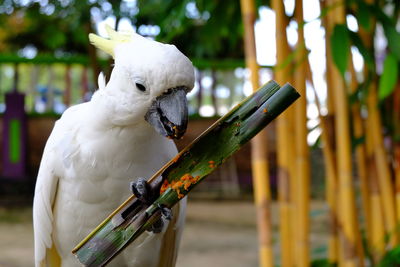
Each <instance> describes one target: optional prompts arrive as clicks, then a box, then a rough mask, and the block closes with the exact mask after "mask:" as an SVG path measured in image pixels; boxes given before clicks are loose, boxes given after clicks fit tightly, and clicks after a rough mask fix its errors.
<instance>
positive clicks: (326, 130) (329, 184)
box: [307, 65, 339, 264]
mask: <svg viewBox="0 0 400 267" xmlns="http://www.w3.org/2000/svg"><path fill="white" fill-rule="evenodd" d="M308 69H310V67H309V65H308ZM307 80H309V82H310V83H311V84H312V86H311V88H312V89H313V93H314V97H315V104H316V105H317V110H318V119H319V126H320V127H321V143H322V153H323V155H324V162H325V177H326V188H327V190H326V198H327V204H328V208H329V239H328V260H329V263H331V264H337V263H338V246H339V242H338V227H339V223H338V217H337V203H336V194H337V190H338V188H337V174H336V160H335V151H334V148H333V144H332V142H331V137H330V135H331V134H330V133H331V131H332V129H330V126H329V122H328V119H327V117H324V116H323V115H322V112H321V110H322V108H321V102H320V100H319V98H318V94H317V92H316V90H315V86H314V83H313V80H312V77H311V72H310V71H309V72H308V77H307Z"/></svg>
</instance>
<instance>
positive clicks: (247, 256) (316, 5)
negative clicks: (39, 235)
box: [0, 0, 400, 267]
mask: <svg viewBox="0 0 400 267" xmlns="http://www.w3.org/2000/svg"><path fill="white" fill-rule="evenodd" d="M399 10H400V1H397V0H323V1H322V0H321V1H318V0H284V1H283V0H269V1H268V0H242V1H239V0H238V1H212V0H180V1H178V0H168V1H160V0H147V1H141V0H116V1H112V0H82V1H76V0H2V1H1V2H0V112H1V114H0V136H1V143H0V150H1V155H0V266H33V234H32V220H31V205H32V198H33V191H34V186H35V180H36V175H37V171H38V168H39V163H40V159H41V154H42V152H43V148H44V145H45V142H46V140H47V137H48V136H49V134H50V132H51V129H52V127H53V125H54V122H55V121H56V120H57V119H58V118H59V116H60V115H61V114H62V112H63V111H64V110H65V109H66V108H68V107H69V106H71V105H74V104H78V103H82V102H85V101H88V100H90V98H91V95H92V94H93V92H94V91H95V90H96V89H97V76H98V74H99V73H100V72H103V73H105V75H106V77H109V75H110V73H111V70H112V66H113V65H112V64H113V61H112V59H111V58H109V57H108V56H107V55H106V54H103V53H102V52H100V51H96V49H95V48H94V47H93V46H91V45H90V44H89V42H88V38H87V36H88V34H89V33H91V32H93V33H97V34H99V35H100V36H103V37H107V35H106V31H105V25H106V24H108V25H110V26H111V27H113V28H115V29H117V30H134V31H136V32H138V33H139V34H141V35H143V36H146V37H148V38H151V39H155V40H157V41H161V42H165V43H171V44H174V45H176V46H177V47H178V49H180V50H181V51H182V52H183V53H184V54H185V55H187V56H188V57H189V58H190V59H191V60H192V62H193V64H194V66H195V67H196V83H195V87H194V89H193V90H192V91H191V92H190V93H189V94H188V99H189V105H190V106H189V112H190V121H189V126H188V132H187V134H186V136H185V138H184V139H183V140H180V141H178V142H177V146H178V147H179V148H180V149H182V148H183V147H184V146H185V145H187V144H188V143H189V142H190V141H191V140H193V139H194V138H195V137H196V136H198V135H199V134H200V133H201V132H202V131H204V130H205V129H207V128H208V127H209V126H210V125H211V124H212V123H213V122H214V121H215V120H216V119H218V118H219V117H220V116H221V115H223V114H225V113H226V112H227V111H228V110H229V109H231V108H232V107H233V106H234V105H236V104H237V103H239V102H240V101H241V100H243V99H244V98H245V97H246V96H248V95H250V94H251V93H252V91H253V89H256V88H258V87H259V86H260V85H262V84H264V83H265V82H267V81H269V80H271V79H275V80H276V81H278V83H280V84H284V83H286V82H290V83H291V84H293V85H294V86H295V87H296V88H297V89H298V90H299V92H300V93H301V95H302V96H303V97H302V98H301V100H300V101H297V102H296V104H295V105H293V107H291V108H289V109H288V110H287V111H286V112H284V114H282V115H281V116H280V117H279V118H278V119H277V120H276V121H275V122H274V123H272V124H271V125H269V126H268V127H267V129H266V131H265V133H263V134H261V135H260V137H259V140H261V143H260V142H259V143H257V144H258V145H253V146H252V145H251V144H247V145H246V146H244V147H243V148H242V150H240V151H239V152H238V153H236V154H235V155H234V156H233V157H232V158H231V159H230V160H228V161H227V162H226V163H225V164H224V165H223V166H221V167H220V168H219V169H218V170H217V171H216V172H215V173H214V174H212V175H211V176H210V177H209V178H207V179H206V180H205V181H204V182H203V183H202V184H200V185H199V186H198V187H197V188H196V189H195V190H194V191H193V192H192V193H191V194H190V196H189V208H188V217H187V227H186V229H185V232H184V236H183V241H182V245H181V252H180V254H179V257H178V264H177V266H179V267H185V266H204V265H207V266H210V267H211V266H333V265H335V264H336V265H339V266H375V265H379V266H396V264H399V265H400V246H399V245H400V233H399V226H400V224H399V223H400V75H399V71H398V67H399V62H400V33H399V32H400V20H399V16H400V14H399ZM259 144H262V145H261V146H260V145H259ZM254 155H259V156H260V155H261V158H260V159H261V160H262V161H263V162H265V163H266V164H265V166H267V167H266V168H264V169H263V170H262V171H261V173H262V175H261V176H259V177H258V176H257V175H252V171H253V173H256V172H257V171H256V169H255V168H257V167H256V166H255V165H256V164H252V162H251V159H252V158H254ZM252 168H253V169H252ZM257 173H259V172H257ZM263 181H264V183H263ZM263 184H264V186H262V185H263ZM265 185H267V186H265ZM253 188H260V190H254V191H255V192H256V191H257V193H256V194H255V195H253ZM253 199H255V200H256V201H255V203H254V202H253ZM260 203H261V204H260Z"/></svg>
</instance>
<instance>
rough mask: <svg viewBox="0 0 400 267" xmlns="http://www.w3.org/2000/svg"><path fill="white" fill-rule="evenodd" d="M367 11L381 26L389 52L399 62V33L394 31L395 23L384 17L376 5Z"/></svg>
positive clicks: (386, 16)
mask: <svg viewBox="0 0 400 267" xmlns="http://www.w3.org/2000/svg"><path fill="white" fill-rule="evenodd" d="M369 10H370V12H372V13H373V14H375V16H376V18H377V19H378V20H379V22H380V23H381V24H382V27H383V31H384V32H385V36H386V38H387V40H388V46H389V48H390V51H391V52H392V53H393V55H395V56H396V58H397V60H400V33H399V32H398V31H397V30H396V21H395V20H393V19H392V18H390V17H389V16H388V15H386V14H385V12H383V10H382V9H381V8H380V7H379V6H377V5H371V6H370V9H369Z"/></svg>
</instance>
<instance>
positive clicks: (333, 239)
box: [320, 0, 343, 266]
mask: <svg viewBox="0 0 400 267" xmlns="http://www.w3.org/2000/svg"><path fill="white" fill-rule="evenodd" d="M320 3H321V10H322V9H326V8H328V6H332V5H333V4H334V3H333V1H332V0H324V1H321V2H320ZM322 22H323V25H324V28H325V47H326V72H325V74H326V84H327V101H326V108H327V115H326V116H325V117H324V119H323V120H321V126H324V128H325V129H322V131H323V132H326V134H325V136H326V137H324V135H322V136H323V138H324V139H326V140H325V142H324V140H322V141H323V143H324V144H325V145H324V147H323V148H324V157H325V162H326V179H327V181H326V198H327V202H328V207H329V219H330V222H331V224H330V232H329V240H328V246H329V247H328V260H329V262H330V263H332V264H336V263H339V266H341V265H342V263H343V260H342V259H343V257H342V254H341V253H340V252H341V251H342V250H341V249H339V247H340V245H341V243H340V242H339V238H338V237H339V230H340V229H339V225H340V223H339V222H340V213H339V212H338V204H339V194H338V193H339V184H338V183H339V181H338V173H337V167H336V165H337V163H336V160H335V157H334V156H332V159H331V158H330V157H331V155H330V153H333V154H336V144H335V138H334V136H335V134H334V132H335V130H334V118H335V116H334V114H335V109H334V107H335V105H334V94H333V92H334V88H335V87H334V83H333V78H332V70H333V69H334V64H333V59H332V48H331V40H330V36H331V35H332V32H333V25H334V14H333V12H332V10H331V11H330V12H328V13H327V14H326V16H323V17H322ZM326 150H328V151H326ZM329 150H331V152H329ZM331 164H334V165H331Z"/></svg>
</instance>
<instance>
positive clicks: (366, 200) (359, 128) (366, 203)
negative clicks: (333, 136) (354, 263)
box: [349, 57, 371, 240]
mask: <svg viewBox="0 0 400 267" xmlns="http://www.w3.org/2000/svg"><path fill="white" fill-rule="evenodd" d="M349 65H350V73H351V85H350V89H351V91H350V93H352V94H355V93H356V91H357V87H358V82H357V77H356V75H357V74H356V71H355V69H354V64H353V60H352V57H350V64H349ZM360 110H361V105H360V103H359V102H358V101H357V102H355V103H353V104H352V106H351V116H352V118H353V131H354V138H355V139H356V140H357V139H361V138H363V136H364V135H365V133H364V127H363V120H362V118H361V114H360ZM355 153H356V163H357V173H358V178H359V180H360V191H361V198H362V203H363V204H362V207H363V213H364V218H365V228H366V233H367V239H368V240H370V239H371V203H370V193H369V189H370V186H369V184H368V175H367V166H366V151H365V143H362V144H358V145H357V147H356V148H355Z"/></svg>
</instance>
